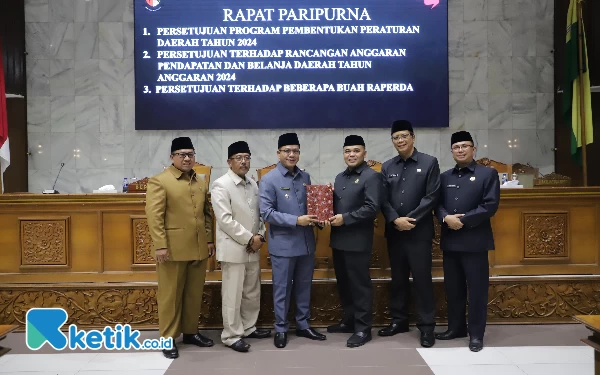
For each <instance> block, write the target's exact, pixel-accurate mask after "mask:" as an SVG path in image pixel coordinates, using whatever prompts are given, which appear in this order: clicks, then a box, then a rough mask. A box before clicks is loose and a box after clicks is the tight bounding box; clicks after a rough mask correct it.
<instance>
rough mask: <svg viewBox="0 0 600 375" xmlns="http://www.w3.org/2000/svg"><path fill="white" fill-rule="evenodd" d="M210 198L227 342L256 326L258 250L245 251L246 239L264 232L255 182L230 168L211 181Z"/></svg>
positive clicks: (230, 342)
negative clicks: (214, 220) (213, 217)
mask: <svg viewBox="0 0 600 375" xmlns="http://www.w3.org/2000/svg"><path fill="white" fill-rule="evenodd" d="M211 202H212V207H213V210H214V213H215V219H216V223H217V227H216V241H217V242H216V251H217V260H218V261H219V262H221V268H222V270H223V281H222V283H221V295H222V299H223V306H222V310H223V333H222V334H221V341H222V342H223V344H225V345H227V346H230V345H232V344H233V343H235V342H236V341H238V340H239V339H241V338H243V337H245V336H248V335H249V334H251V333H252V332H254V331H255V330H256V320H257V319H258V313H259V311H260V264H259V260H260V254H259V251H260V250H259V251H257V252H256V253H254V254H250V253H247V252H246V247H247V246H248V242H249V241H250V239H251V238H252V237H253V236H254V235H256V234H260V235H263V236H264V234H265V225H264V222H263V221H262V219H261V218H260V210H259V208H258V185H257V184H256V182H255V181H254V180H251V179H248V178H246V179H245V180H243V179H242V178H241V177H240V176H238V175H236V174H235V173H233V171H232V170H231V169H229V170H228V171H227V174H225V175H223V176H221V177H220V178H219V179H217V180H216V181H215V182H214V183H213V187H212V190H211Z"/></svg>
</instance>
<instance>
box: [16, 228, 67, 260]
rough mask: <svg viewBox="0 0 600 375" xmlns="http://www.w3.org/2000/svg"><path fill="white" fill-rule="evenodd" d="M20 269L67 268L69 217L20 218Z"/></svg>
mask: <svg viewBox="0 0 600 375" xmlns="http://www.w3.org/2000/svg"><path fill="white" fill-rule="evenodd" d="M19 222H20V228H21V267H22V268H47V267H50V266H51V267H53V268H54V267H56V266H64V267H68V266H69V217H47V218H20V219H19Z"/></svg>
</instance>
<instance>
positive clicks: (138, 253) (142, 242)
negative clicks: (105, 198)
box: [131, 217, 156, 264]
mask: <svg viewBox="0 0 600 375" xmlns="http://www.w3.org/2000/svg"><path fill="white" fill-rule="evenodd" d="M131 233H133V264H156V261H155V259H154V258H153V257H152V251H151V249H152V238H151V237H150V230H149V229H148V221H147V220H146V219H144V218H139V217H132V219H131Z"/></svg>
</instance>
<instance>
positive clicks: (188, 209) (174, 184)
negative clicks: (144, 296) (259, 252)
mask: <svg viewBox="0 0 600 375" xmlns="http://www.w3.org/2000/svg"><path fill="white" fill-rule="evenodd" d="M146 217H147V220H148V228H149V229H150V237H151V238H152V256H153V257H155V256H156V249H161V248H166V249H169V260H172V261H190V260H203V259H206V258H208V246H207V244H208V243H209V242H214V240H213V217H212V214H211V210H210V203H209V199H208V191H207V189H206V182H205V177H204V175H197V174H196V172H194V171H193V170H192V175H191V177H190V175H188V174H184V173H183V172H181V171H180V170H179V169H177V168H175V167H174V166H172V165H171V166H170V167H169V168H167V169H165V170H164V171H162V172H161V173H159V174H157V175H156V176H154V177H151V178H150V180H149V181H148V188H147V190H146Z"/></svg>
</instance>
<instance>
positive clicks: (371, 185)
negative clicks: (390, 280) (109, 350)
mask: <svg viewBox="0 0 600 375" xmlns="http://www.w3.org/2000/svg"><path fill="white" fill-rule="evenodd" d="M343 151H344V161H345V162H346V165H347V166H348V168H346V170H345V171H343V172H342V173H340V174H338V175H337V176H336V178H335V184H334V199H333V209H334V213H335V216H333V217H332V218H330V219H329V221H330V225H331V242H330V246H331V248H332V249H333V266H334V269H335V276H336V280H337V286H338V293H339V295H340V301H341V303H342V308H343V309H344V317H343V319H342V321H341V322H340V323H339V324H335V325H332V326H329V327H327V332H341V333H353V335H352V336H350V338H349V339H348V341H347V343H346V346H348V347H350V348H355V347H359V346H362V345H364V344H366V343H367V342H369V341H370V340H371V327H372V325H373V290H372V285H371V276H370V274H369V265H370V264H371V250H372V248H373V231H374V221H375V217H376V216H377V212H379V209H380V207H381V199H382V198H383V180H382V178H381V174H380V173H378V172H376V171H374V170H373V169H371V168H369V166H368V165H367V162H366V161H365V157H366V156H367V151H366V150H365V142H364V140H363V138H362V137H361V136H358V135H349V136H347V137H346V139H345V141H344V147H343Z"/></svg>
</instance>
